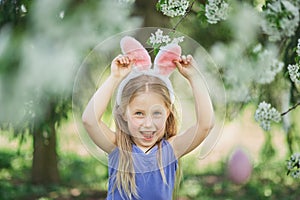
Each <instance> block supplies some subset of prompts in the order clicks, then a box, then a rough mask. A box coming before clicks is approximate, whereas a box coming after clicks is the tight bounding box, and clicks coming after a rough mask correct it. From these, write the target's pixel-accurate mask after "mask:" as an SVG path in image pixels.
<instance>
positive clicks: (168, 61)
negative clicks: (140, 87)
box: [154, 44, 181, 76]
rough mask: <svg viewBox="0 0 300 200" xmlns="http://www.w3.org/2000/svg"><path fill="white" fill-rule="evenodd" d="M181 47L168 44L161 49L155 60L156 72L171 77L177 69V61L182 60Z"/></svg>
mask: <svg viewBox="0 0 300 200" xmlns="http://www.w3.org/2000/svg"><path fill="white" fill-rule="evenodd" d="M180 56H181V47H180V46H179V45H178V44H168V45H167V46H165V47H163V48H161V49H160V50H159V52H158V54H157V56H156V57H155V60H154V70H155V71H156V72H157V73H159V74H160V75H163V76H169V75H170V74H171V73H172V72H173V71H174V69H176V64H175V63H174V61H175V60H180Z"/></svg>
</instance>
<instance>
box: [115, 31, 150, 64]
mask: <svg viewBox="0 0 300 200" xmlns="http://www.w3.org/2000/svg"><path fill="white" fill-rule="evenodd" d="M120 46H121V50H122V53H123V54H125V55H128V56H129V58H131V59H132V60H133V65H134V66H135V67H137V68H138V69H140V70H147V69H149V68H150V67H151V64H152V63H151V57H150V55H149V54H148V52H147V50H146V49H145V48H144V47H143V45H142V44H141V43H140V42H139V41H137V40H136V39H134V38H133V37H130V36H125V37H123V38H122V40H121V42H120Z"/></svg>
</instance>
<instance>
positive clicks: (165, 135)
mask: <svg viewBox="0 0 300 200" xmlns="http://www.w3.org/2000/svg"><path fill="white" fill-rule="evenodd" d="M129 43H133V45H131V46H130V45H128V44H129ZM121 48H122V51H123V55H119V56H117V57H116V58H115V59H114V60H113V61H112V63H111V74H110V76H109V77H108V78H107V80H106V81H105V82H104V83H103V85H102V86H101V87H100V88H99V89H98V90H97V91H96V93H95V94H94V95H93V97H92V98H91V100H90V101H89V103H88V105H87V107H86V109H85V110H84V113H83V115H82V120H83V123H84V126H85V128H86V130H87V131H88V133H89V135H90V137H91V138H92V139H93V141H94V142H95V144H96V145H98V146H99V147H100V148H101V149H102V150H104V151H105V152H107V153H108V154H109V158H108V165H109V186H108V196H107V199H115V200H121V199H130V200H132V199H133V200H134V199H136V200H137V199H139V200H148V199H149V200H153V199H155V200H160V199H162V200H171V199H172V193H173V189H174V182H175V174H176V170H177V165H178V163H177V161H178V159H179V158H180V157H182V156H183V155H185V154H187V153H189V152H190V151H192V150H193V149H195V148H196V147H198V146H199V145H200V144H201V142H202V141H203V140H204V139H205V137H206V136H207V135H208V133H209V132H210V130H211V129H212V127H213V124H214V114H213V108H212V103H211V100H210V97H209V94H208V91H207V89H206V86H205V83H204V82H203V80H202V78H201V77H200V74H199V73H198V71H197V69H196V68H197V64H196V62H195V60H194V59H193V57H192V56H191V55H188V56H180V55H179V54H180V53H181V49H180V51H178V48H180V47H179V46H178V45H177V46H176V45H175V47H174V45H173V46H170V47H166V48H164V51H163V50H162V51H160V52H159V54H158V56H157V57H156V58H155V62H154V70H152V69H150V67H151V59H150V56H149V55H148V53H146V50H145V49H144V48H143V47H142V46H141V44H140V43H139V42H138V41H136V40H135V39H133V38H130V37H125V38H123V40H122V41H121ZM138 68H139V69H138ZM173 68H177V69H178V71H179V73H180V74H181V75H182V76H183V77H185V78H186V80H187V81H188V82H189V84H190V86H191V88H192V92H193V95H194V102H195V111H196V122H195V124H194V125H193V126H191V127H190V128H188V129H187V130H185V131H183V132H182V133H180V134H177V120H176V111H175V108H174V107H175V106H174V99H175V98H174V94H173V88H172V84H171V82H170V80H169V79H168V75H169V74H170V71H172V70H173ZM170 69H171V70H170ZM117 87H119V88H118V91H117V96H116V104H115V108H114V118H115V123H116V131H112V130H111V129H110V128H109V127H107V125H106V124H105V123H104V122H103V121H102V120H101V117H102V115H103V113H104V112H105V110H106V107H107V106H108V104H109V102H110V100H111V98H112V96H113V94H114V92H115V90H116V89H117Z"/></svg>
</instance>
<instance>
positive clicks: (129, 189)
mask: <svg viewBox="0 0 300 200" xmlns="http://www.w3.org/2000/svg"><path fill="white" fill-rule="evenodd" d="M146 90H147V91H151V92H155V93H157V94H159V95H160V96H161V97H162V99H163V101H164V103H165V106H166V108H167V109H168V111H169V115H168V118H167V120H166V124H165V133H164V135H163V138H164V139H168V138H170V137H172V136H174V135H176V134H177V114H176V109H175V107H174V105H173V104H172V102H171V99H170V93H169V90H168V87H167V86H166V85H165V83H164V82H163V81H162V80H161V79H160V78H158V77H155V76H151V75H141V76H138V77H136V78H133V79H131V80H130V81H129V82H128V83H127V84H126V85H125V87H124V89H123V92H122V99H121V102H120V105H118V104H116V105H115V108H114V118H115V122H116V143H117V146H118V148H119V163H118V170H117V172H116V177H115V185H114V187H113V188H114V189H115V188H117V189H118V190H119V192H120V194H121V195H123V191H124V193H125V195H126V196H127V197H128V198H129V199H132V197H133V196H135V197H138V193H137V188H136V182H135V169H134V164H133V158H132V145H133V144H134V143H133V140H132V136H131V135H130V134H128V133H129V131H128V125H127V122H126V121H125V120H124V115H125V111H126V108H127V106H128V105H129V103H130V102H131V101H132V100H133V99H134V98H135V97H136V96H138V95H139V94H143V93H144V92H145V91H146ZM157 144H158V151H157V155H156V157H157V161H158V166H159V169H160V173H161V176H162V179H163V181H164V183H165V184H167V181H166V176H165V173H164V170H163V166H162V144H161V141H158V143H157Z"/></svg>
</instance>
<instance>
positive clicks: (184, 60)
mask: <svg viewBox="0 0 300 200" xmlns="http://www.w3.org/2000/svg"><path fill="white" fill-rule="evenodd" d="M181 58H182V63H183V64H185V65H186V64H188V62H187V59H186V56H185V55H183V56H181Z"/></svg>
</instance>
